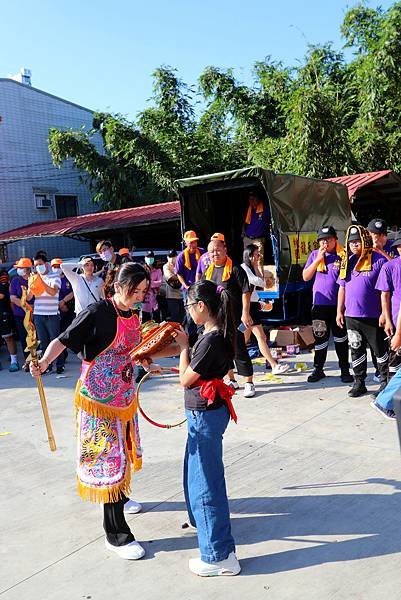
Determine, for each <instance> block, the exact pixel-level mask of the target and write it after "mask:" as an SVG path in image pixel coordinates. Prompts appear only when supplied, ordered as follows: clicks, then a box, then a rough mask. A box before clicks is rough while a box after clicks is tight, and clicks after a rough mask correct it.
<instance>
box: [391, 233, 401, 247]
mask: <svg viewBox="0 0 401 600" xmlns="http://www.w3.org/2000/svg"><path fill="white" fill-rule="evenodd" d="M395 246H401V237H400V236H398V237H396V238H395V240H393V242H392V243H391V247H392V248H395Z"/></svg>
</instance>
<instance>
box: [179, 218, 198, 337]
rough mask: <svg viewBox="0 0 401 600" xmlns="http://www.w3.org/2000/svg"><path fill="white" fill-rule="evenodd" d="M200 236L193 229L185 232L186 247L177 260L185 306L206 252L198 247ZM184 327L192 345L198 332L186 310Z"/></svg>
mask: <svg viewBox="0 0 401 600" xmlns="http://www.w3.org/2000/svg"><path fill="white" fill-rule="evenodd" d="M198 240H199V238H198V236H197V235H196V233H195V231H193V230H192V229H191V230H189V231H186V232H185V233H184V243H185V249H184V250H183V251H182V252H180V253H179V255H178V256H177V260H176V261H175V273H176V275H177V277H178V279H179V281H180V283H181V290H182V297H183V301H184V306H185V304H186V302H187V295H188V288H189V287H190V286H191V285H192V284H193V283H195V281H196V269H197V268H198V263H199V259H200V257H201V256H202V254H204V253H205V250H204V248H198ZM183 325H184V329H185V331H186V333H187V334H188V336H189V344H190V346H191V347H192V346H193V344H194V343H195V342H196V340H197V337H198V334H197V328H196V325H195V323H194V322H193V320H192V318H191V315H190V314H189V313H188V311H186V315H185V319H184V323H183Z"/></svg>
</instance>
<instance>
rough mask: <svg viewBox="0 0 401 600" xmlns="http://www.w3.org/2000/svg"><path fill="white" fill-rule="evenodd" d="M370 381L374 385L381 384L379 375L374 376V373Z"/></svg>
mask: <svg viewBox="0 0 401 600" xmlns="http://www.w3.org/2000/svg"><path fill="white" fill-rule="evenodd" d="M372 379H373V381H374V382H375V383H381V378H380V375H376V373H375V374H374V375H373V377H372Z"/></svg>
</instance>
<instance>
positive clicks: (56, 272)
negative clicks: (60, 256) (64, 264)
mask: <svg viewBox="0 0 401 600" xmlns="http://www.w3.org/2000/svg"><path fill="white" fill-rule="evenodd" d="M52 272H53V273H54V274H55V275H60V273H61V269H60V268H59V267H52Z"/></svg>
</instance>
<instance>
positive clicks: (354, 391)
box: [348, 379, 368, 398]
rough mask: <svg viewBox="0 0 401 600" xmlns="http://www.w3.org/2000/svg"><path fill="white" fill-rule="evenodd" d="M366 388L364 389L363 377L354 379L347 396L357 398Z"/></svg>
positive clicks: (364, 392)
mask: <svg viewBox="0 0 401 600" xmlns="http://www.w3.org/2000/svg"><path fill="white" fill-rule="evenodd" d="M367 392H368V390H367V389H366V386H365V382H364V380H363V379H355V381H354V385H353V386H352V388H351V389H350V391H349V392H348V396H350V397H351V398H358V397H359V396H364V395H365V394H367Z"/></svg>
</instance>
